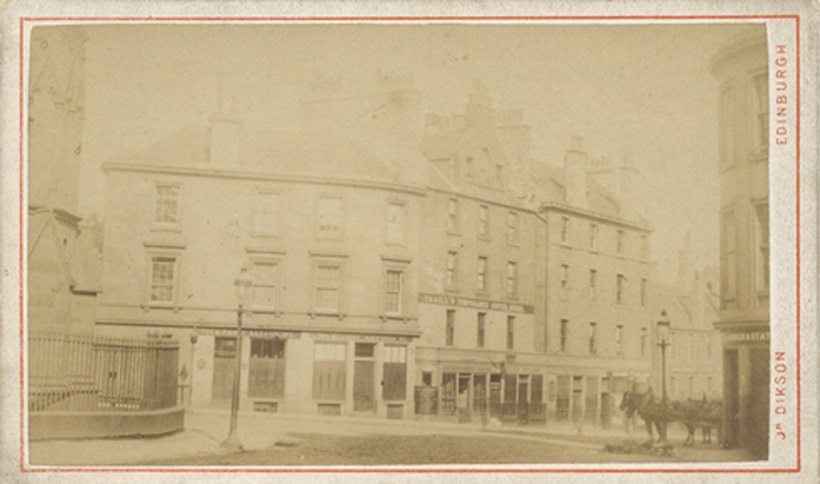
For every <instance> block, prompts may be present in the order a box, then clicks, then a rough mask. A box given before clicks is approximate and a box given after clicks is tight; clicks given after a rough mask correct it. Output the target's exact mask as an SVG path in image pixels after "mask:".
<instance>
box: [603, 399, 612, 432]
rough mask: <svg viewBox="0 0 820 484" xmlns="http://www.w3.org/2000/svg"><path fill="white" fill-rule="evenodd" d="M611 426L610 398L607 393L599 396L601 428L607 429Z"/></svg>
mask: <svg viewBox="0 0 820 484" xmlns="http://www.w3.org/2000/svg"><path fill="white" fill-rule="evenodd" d="M611 424H612V397H611V396H610V394H609V393H602V394H601V427H602V428H605V429H608V428H609V426H610V425H611Z"/></svg>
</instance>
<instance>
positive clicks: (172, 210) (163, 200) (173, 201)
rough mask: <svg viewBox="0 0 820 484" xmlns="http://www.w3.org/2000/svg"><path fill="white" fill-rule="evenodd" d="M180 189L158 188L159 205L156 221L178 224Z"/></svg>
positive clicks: (166, 186) (156, 211)
mask: <svg viewBox="0 0 820 484" xmlns="http://www.w3.org/2000/svg"><path fill="white" fill-rule="evenodd" d="M178 196H179V187H175V186H169V185H158V186H157V204H156V209H155V213H154V221H155V222H157V223H162V224H176V223H177V211H178Z"/></svg>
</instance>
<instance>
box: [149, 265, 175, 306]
mask: <svg viewBox="0 0 820 484" xmlns="http://www.w3.org/2000/svg"><path fill="white" fill-rule="evenodd" d="M175 263H176V259H174V258H173V257H154V258H153V259H152V260H151V301H155V302H172V301H173V297H174V265H175Z"/></svg>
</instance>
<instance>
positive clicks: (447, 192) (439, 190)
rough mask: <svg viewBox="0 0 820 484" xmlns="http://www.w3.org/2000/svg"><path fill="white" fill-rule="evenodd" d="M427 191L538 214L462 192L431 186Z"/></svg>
mask: <svg viewBox="0 0 820 484" xmlns="http://www.w3.org/2000/svg"><path fill="white" fill-rule="evenodd" d="M427 191H430V192H434V193H442V194H444V195H451V196H453V197H459V198H465V199H468V200H473V201H476V202H486V203H488V204H492V205H496V206H499V207H504V208H507V209H510V210H518V211H520V212H529V213H534V214H536V215H537V213H538V212H537V211H536V210H533V209H532V208H527V207H521V206H518V205H510V204H508V203H504V202H497V201H495V200H492V199H489V198H481V197H477V196H475V195H468V194H465V193H462V192H457V191H450V190H445V189H443V188H436V187H432V186H429V185H428V186H427ZM505 193H509V192H506V191H505Z"/></svg>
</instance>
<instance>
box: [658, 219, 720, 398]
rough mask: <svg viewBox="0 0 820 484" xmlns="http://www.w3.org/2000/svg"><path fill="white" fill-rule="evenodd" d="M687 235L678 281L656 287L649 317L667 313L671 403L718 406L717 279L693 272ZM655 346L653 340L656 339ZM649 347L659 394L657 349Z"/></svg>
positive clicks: (707, 273)
mask: <svg viewBox="0 0 820 484" xmlns="http://www.w3.org/2000/svg"><path fill="white" fill-rule="evenodd" d="M695 267H696V264H695V261H694V260H693V257H692V255H691V244H690V238H689V236H688V235H687V237H686V240H685V241H684V243H683V245H682V247H681V249H680V250H679V251H678V277H677V280H676V281H675V283H674V284H656V285H655V287H654V293H653V294H652V296H651V306H652V308H653V310H652V314H653V315H657V316H658V317H659V316H660V313H661V311H664V310H665V311H666V312H667V318H668V319H669V321H670V330H669V340H668V341H667V343H669V347H668V348H667V350H666V363H667V377H666V378H667V392H668V395H669V398H670V399H672V400H689V399H692V400H697V401H701V400H702V399H703V398H704V397H705V398H706V399H707V400H709V401H718V400H721V399H722V396H723V365H722V349H721V342H720V341H721V340H720V332H719V331H718V330H716V329H715V328H714V326H713V323H714V322H715V321H717V320H718V311H719V307H720V306H719V305H720V296H719V292H718V284H719V283H718V280H719V276H718V274H717V271H716V270H715V269H714V268H712V267H709V266H707V267H704V268H702V269H695ZM654 340H655V342H657V338H656V337H655V338H654ZM655 346H656V345H655V344H653V364H652V368H653V375H652V386H653V388H654V389H655V392H656V395H658V394H659V392H660V388H661V380H660V378H661V373H660V369H661V362H660V357H661V355H660V349H659V348H656V347H655Z"/></svg>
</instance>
